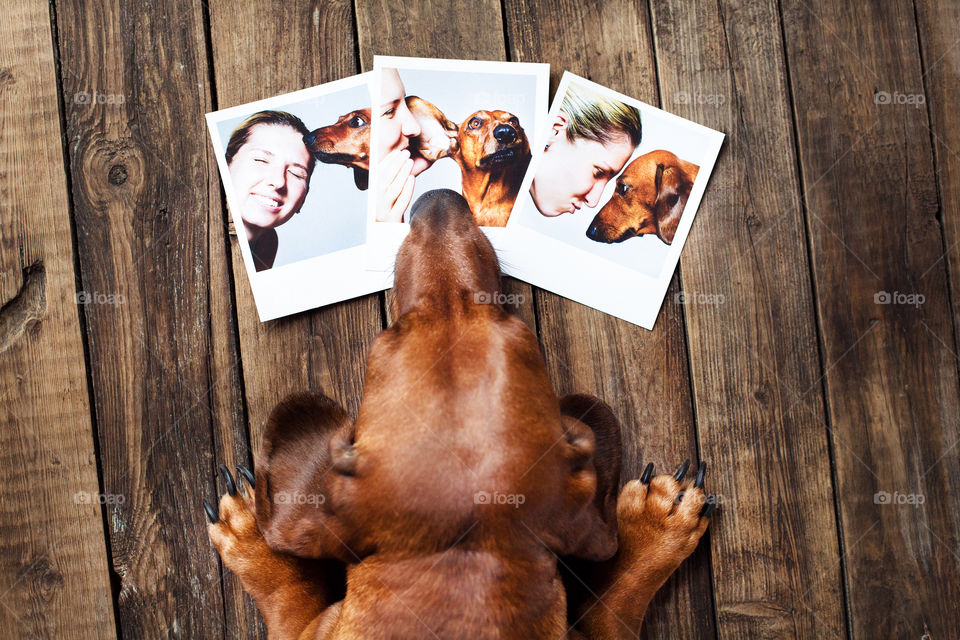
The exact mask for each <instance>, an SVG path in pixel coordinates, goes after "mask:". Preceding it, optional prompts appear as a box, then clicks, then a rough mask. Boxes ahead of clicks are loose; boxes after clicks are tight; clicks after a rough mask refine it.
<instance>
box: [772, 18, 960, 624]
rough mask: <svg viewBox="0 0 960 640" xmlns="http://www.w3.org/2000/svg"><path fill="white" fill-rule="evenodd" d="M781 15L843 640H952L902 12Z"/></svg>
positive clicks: (914, 110) (945, 347)
mask: <svg viewBox="0 0 960 640" xmlns="http://www.w3.org/2000/svg"><path fill="white" fill-rule="evenodd" d="M783 11H784V13H783V25H784V31H785V33H786V38H787V53H788V56H789V64H790V78H791V87H792V89H793V95H794V111H795V113H796V123H797V134H798V140H799V143H800V161H801V168H802V172H803V174H802V175H803V190H804V194H805V198H806V206H807V227H808V234H809V237H810V246H811V253H812V256H813V260H812V263H813V266H814V270H813V272H814V276H815V281H816V286H817V311H818V315H819V322H820V327H821V331H822V343H823V354H824V362H825V363H826V365H827V367H826V369H825V373H826V378H825V380H826V390H827V397H828V400H829V405H828V406H829V410H830V435H831V437H832V440H833V444H834V451H835V453H836V478H837V491H838V495H841V496H843V497H844V499H843V500H842V501H841V502H840V517H841V524H842V532H843V542H844V553H845V557H846V562H845V572H846V577H847V582H848V591H849V606H850V628H851V632H852V634H853V636H854V637H863V638H870V637H920V636H921V635H923V634H925V633H929V637H934V638H938V637H952V636H954V635H956V633H957V607H956V603H957V602H958V601H960V561H958V557H957V549H958V548H960V515H958V513H960V509H958V506H960V499H958V497H957V494H956V487H957V484H958V480H960V459H958V456H957V454H956V451H957V450H956V446H957V443H958V441H960V419H958V416H960V388H958V381H957V356H956V353H957V349H956V344H955V343H954V342H953V339H952V338H953V336H954V332H953V326H952V325H951V312H950V300H949V292H948V282H947V268H946V264H945V263H944V261H943V260H942V256H943V252H944V246H943V241H944V237H943V235H942V230H941V225H940V221H939V220H938V217H937V184H936V176H935V174H934V158H933V150H932V147H931V135H930V129H929V121H928V118H927V110H926V109H925V108H923V105H922V104H918V102H919V97H921V96H924V91H923V84H924V83H923V77H922V73H923V72H922V67H921V60H920V51H919V43H918V42H917V26H916V23H915V16H914V7H913V5H912V4H909V3H893V2H890V3H878V4H877V5H874V6H873V7H872V8H871V10H870V12H869V20H864V19H863V17H864V14H863V8H862V6H861V5H860V4H858V3H855V2H839V3H831V2H810V3H807V2H799V3H795V2H787V3H785V4H784V9H783ZM954 26H955V25H954ZM953 32H954V34H953V36H951V38H953V37H955V36H956V29H955V28H954V29H953ZM814 42H815V43H817V45H816V47H815V49H816V51H814V50H813V48H812V47H810V46H808V43H814ZM824 60H829V64H830V69H829V71H826V70H825V69H824V68H823V63H824ZM953 82H954V83H956V77H955V74H954V77H953ZM940 108H944V107H940ZM946 108H950V109H953V110H955V109H956V105H950V106H949V107H946ZM940 123H941V124H942V123H943V122H942V119H940ZM954 215H955V214H954ZM909 296H922V298H910V297H909ZM887 298H889V299H887ZM883 493H887V494H890V496H891V497H890V501H889V502H886V501H885V500H884V499H883V498H882V494H883ZM877 494H880V496H878V495H877ZM896 496H900V498H897V497H896ZM921 496H922V498H920V497H921ZM911 497H912V498H913V502H916V501H917V500H918V499H919V500H922V503H917V504H914V503H912V502H903V501H902V500H910V499H911Z"/></svg>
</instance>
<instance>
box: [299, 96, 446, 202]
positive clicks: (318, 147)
mask: <svg viewBox="0 0 960 640" xmlns="http://www.w3.org/2000/svg"><path fill="white" fill-rule="evenodd" d="M406 103H407V107H408V108H409V109H410V112H411V113H412V114H413V117H414V118H416V119H417V123H418V124H419V125H420V129H421V131H422V133H421V135H420V137H417V138H412V139H411V140H410V146H411V153H412V154H413V155H417V154H419V155H421V156H423V157H425V158H426V159H428V160H429V161H430V162H435V161H436V160H438V159H440V158H443V157H446V156H448V155H450V154H451V153H452V152H453V151H455V150H456V148H457V125H455V124H454V123H452V122H450V121H449V120H448V119H447V118H446V116H444V115H443V113H442V112H441V111H440V110H439V109H437V108H436V107H435V106H434V105H433V104H431V103H429V102H427V101H426V100H424V99H423V98H418V97H417V96H407V98H406ZM303 143H304V144H305V145H307V149H309V150H310V153H312V154H313V155H314V157H315V158H316V159H317V160H319V161H320V162H325V163H327V164H342V165H344V166H346V167H352V168H353V179H354V182H355V183H356V185H357V188H358V189H360V190H365V189H366V188H367V186H368V184H369V181H370V109H357V110H355V111H351V112H350V113H347V114H344V115H342V116H340V117H339V118H338V119H337V121H336V122H335V123H333V124H331V125H328V126H326V127H321V128H319V129H314V130H313V131H311V132H310V133H308V134H307V135H305V136H304V137H303Z"/></svg>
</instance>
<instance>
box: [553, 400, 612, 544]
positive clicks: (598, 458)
mask: <svg viewBox="0 0 960 640" xmlns="http://www.w3.org/2000/svg"><path fill="white" fill-rule="evenodd" d="M560 413H561V414H562V415H563V420H564V427H565V428H566V438H567V443H568V446H569V448H570V452H571V462H572V464H573V475H572V477H571V483H573V484H572V490H573V492H574V493H576V492H578V491H583V490H584V489H585V487H584V484H586V483H589V480H590V479H591V471H592V472H593V474H594V475H595V477H596V482H595V483H594V484H595V490H594V491H593V493H592V496H591V499H590V500H589V501H588V502H587V503H586V504H583V503H582V501H581V504H579V505H577V510H576V511H575V512H574V513H573V515H572V518H571V519H570V521H569V522H568V523H566V527H565V529H566V531H564V532H562V533H561V539H563V540H564V541H565V543H566V544H565V548H562V549H561V550H560V554H561V555H571V556H577V557H580V558H585V559H588V560H596V561H601V560H607V559H609V558H610V557H611V556H613V554H614V553H616V551H617V494H618V492H619V486H620V465H621V456H622V452H621V440H620V422H619V421H618V420H617V417H616V416H615V415H614V414H613V411H612V410H611V409H610V407H608V406H607V405H606V403H604V402H603V401H602V400H600V399H598V398H595V397H594V396H591V395H586V394H574V395H568V396H564V397H563V398H561V399H560Z"/></svg>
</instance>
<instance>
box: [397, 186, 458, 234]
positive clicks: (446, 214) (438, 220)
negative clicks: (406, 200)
mask: <svg viewBox="0 0 960 640" xmlns="http://www.w3.org/2000/svg"><path fill="white" fill-rule="evenodd" d="M451 217H453V218H455V217H465V218H470V219H471V220H472V219H473V214H471V213H470V205H468V204H467V201H466V200H465V199H464V197H463V196H462V195H460V194H459V193H457V192H456V191H453V190H451V189H434V190H432V191H427V192H426V193H425V194H423V195H422V196H420V197H419V198H417V201H416V202H414V203H413V206H412V207H411V208H410V224H411V225H413V224H414V223H418V224H419V223H421V222H427V223H428V224H429V225H430V226H433V227H437V228H439V227H440V226H441V224H442V221H443V220H449V219H450V218H451Z"/></svg>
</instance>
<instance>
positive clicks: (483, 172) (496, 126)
mask: <svg viewBox="0 0 960 640" xmlns="http://www.w3.org/2000/svg"><path fill="white" fill-rule="evenodd" d="M459 140H460V149H459V152H457V153H455V154H453V158H454V160H456V161H457V164H459V165H460V170H461V172H462V173H463V189H462V191H463V197H464V198H466V199H467V203H468V204H469V205H470V210H471V211H473V217H474V219H475V220H476V221H477V224H478V225H480V226H484V227H502V226H504V225H506V224H507V219H508V218H509V217H510V210H511V209H512V208H513V203H514V201H515V200H516V199H517V193H518V192H519V191H520V183H521V182H522V181H523V174H524V173H526V171H527V165H529V164H530V143H529V142H528V141H527V136H526V133H525V132H524V130H523V127H521V126H520V121H519V120H518V119H517V117H516V116H515V115H513V114H512V113H508V112H506V111H486V110H481V111H476V112H474V113H473V114H471V115H470V117H468V118H467V119H466V120H464V121H463V123H461V125H460V129H459Z"/></svg>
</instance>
